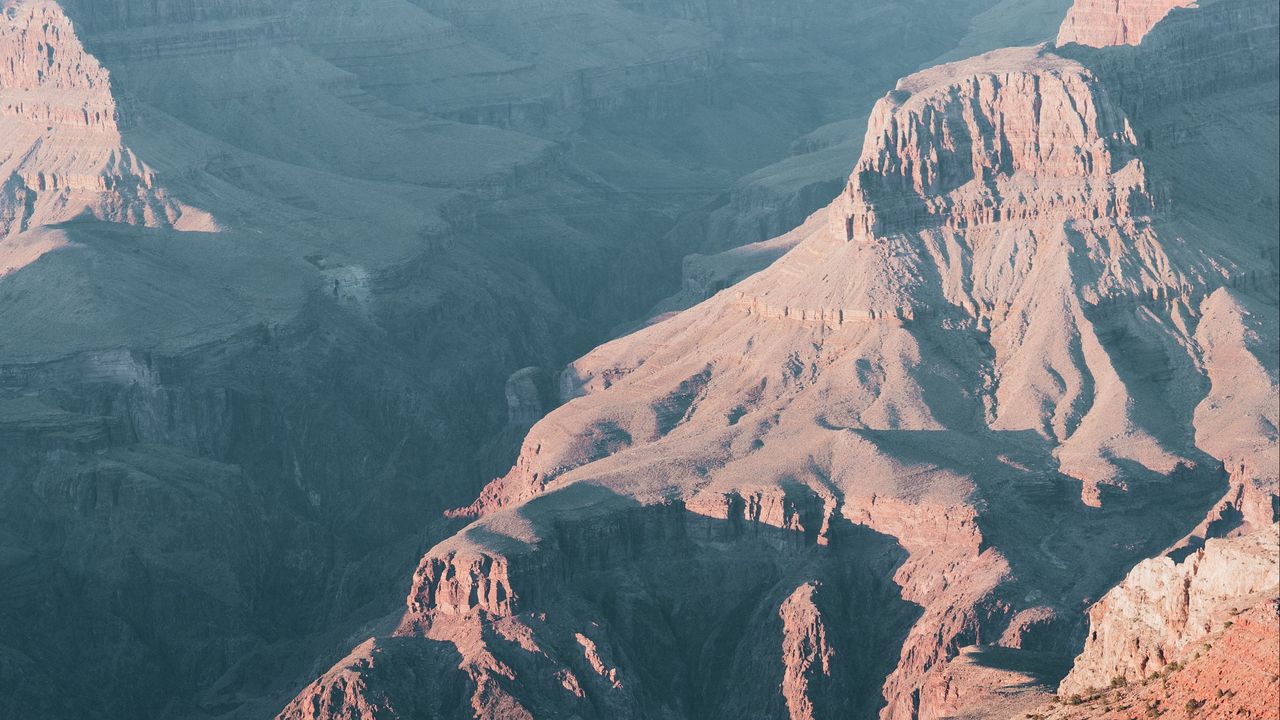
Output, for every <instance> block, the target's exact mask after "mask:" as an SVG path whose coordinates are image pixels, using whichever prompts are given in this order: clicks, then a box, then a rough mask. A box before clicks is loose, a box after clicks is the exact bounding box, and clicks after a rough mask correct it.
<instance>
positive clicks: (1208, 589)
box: [1059, 526, 1280, 696]
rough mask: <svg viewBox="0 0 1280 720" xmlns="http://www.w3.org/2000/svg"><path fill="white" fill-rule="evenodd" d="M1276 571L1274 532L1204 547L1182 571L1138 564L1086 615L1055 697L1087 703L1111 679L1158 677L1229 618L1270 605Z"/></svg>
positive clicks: (1166, 563) (1279, 550) (1156, 562)
mask: <svg viewBox="0 0 1280 720" xmlns="http://www.w3.org/2000/svg"><path fill="white" fill-rule="evenodd" d="M1277 567H1280V536H1277V534H1276V528H1275V526H1273V527H1272V529H1271V530H1269V531H1268V530H1264V531H1261V532H1257V533H1254V534H1251V535H1244V536H1240V537H1235V538H1231V539H1210V540H1209V541H1208V542H1207V543H1206V544H1205V546H1204V547H1203V548H1201V549H1200V550H1197V551H1196V552H1194V553H1192V554H1191V555H1190V556H1188V557H1187V558H1186V559H1185V560H1183V561H1182V562H1180V563H1175V562H1174V561H1173V560H1171V559H1169V558H1168V557H1159V558H1152V559H1150V560H1144V561H1142V562H1141V563H1139V564H1138V566H1137V567H1135V568H1134V569H1133V570H1131V571H1130V572H1129V574H1128V575H1127V576H1126V577H1125V579H1124V580H1123V581H1122V582H1121V583H1120V584H1119V585H1117V586H1116V587H1114V588H1112V589H1111V590H1110V591H1109V592H1108V593H1107V594H1106V595H1105V596H1103V598H1102V599H1101V600H1099V601H1098V603H1097V604H1096V605H1094V606H1093V607H1092V608H1090V609H1089V626H1090V629H1089V637H1088V639H1087V640H1086V641H1085V646H1084V651H1083V652H1082V653H1081V654H1080V656H1079V657H1077V658H1076V661H1075V666H1074V667H1073V668H1072V670H1071V673H1070V674H1068V675H1067V677H1066V678H1065V679H1063V681H1062V685H1061V687H1060V688H1059V694H1060V695H1064V696H1065V695H1088V694H1090V692H1091V691H1092V690H1093V689H1096V688H1106V687H1109V686H1110V684H1111V683H1113V682H1116V678H1119V681H1118V682H1116V684H1127V683H1134V682H1139V681H1141V680H1143V679H1145V678H1146V677H1147V676H1149V675H1153V674H1157V673H1161V672H1163V671H1164V670H1165V669H1166V668H1167V667H1168V665H1169V664H1170V663H1172V662H1175V660H1176V659H1177V658H1185V657H1186V656H1187V655H1189V654H1190V653H1189V652H1188V649H1191V648H1194V647H1195V646H1196V644H1197V643H1199V642H1200V641H1201V640H1202V639H1204V638H1206V637H1208V636H1209V635H1210V634H1212V633H1214V632H1215V631H1217V630H1219V629H1221V628H1222V626H1223V625H1224V624H1225V623H1229V622H1232V618H1233V617H1235V616H1237V615H1239V614H1241V613H1242V612H1244V611H1247V610H1250V609H1251V608H1253V607H1254V606H1258V607H1263V606H1265V605H1266V603H1268V602H1270V603H1272V604H1274V602H1275V600H1276V597H1277V593H1280V577H1277V576H1276V568H1277ZM1264 620H1266V621H1268V622H1270V621H1271V620H1270V619H1268V618H1264Z"/></svg>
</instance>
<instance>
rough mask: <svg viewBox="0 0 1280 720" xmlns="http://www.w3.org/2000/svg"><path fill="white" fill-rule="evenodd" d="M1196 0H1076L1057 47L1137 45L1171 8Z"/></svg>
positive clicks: (1191, 5)
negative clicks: (1074, 45)
mask: <svg viewBox="0 0 1280 720" xmlns="http://www.w3.org/2000/svg"><path fill="white" fill-rule="evenodd" d="M1194 6H1195V0H1076V2H1075V3H1074V4H1072V6H1071V9H1070V10H1069V11H1068V12H1067V17H1066V19H1065V20H1063V21H1062V28H1061V29H1060V30H1059V31H1058V44H1059V45H1066V44H1068V43H1077V44H1079V45H1092V46H1093V47H1106V46H1108V45H1137V44H1138V43H1140V42H1142V39H1143V38H1144V37H1146V34H1147V33H1148V32H1150V31H1151V28H1153V27H1155V26H1156V23H1158V22H1160V21H1161V20H1163V19H1164V17H1165V16H1166V15H1168V14H1169V11H1170V10H1173V9H1174V8H1185V7H1194Z"/></svg>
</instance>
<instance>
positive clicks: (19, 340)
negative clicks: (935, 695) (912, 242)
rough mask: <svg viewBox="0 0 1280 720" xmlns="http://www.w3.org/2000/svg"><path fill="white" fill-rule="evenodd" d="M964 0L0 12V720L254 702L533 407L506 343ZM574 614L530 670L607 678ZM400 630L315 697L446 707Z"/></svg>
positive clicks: (363, 629)
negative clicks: (548, 654)
mask: <svg viewBox="0 0 1280 720" xmlns="http://www.w3.org/2000/svg"><path fill="white" fill-rule="evenodd" d="M989 1H990V0H966V1H965V2H958V3H952V4H949V5H948V6H947V7H946V8H943V9H941V10H935V11H934V12H933V14H932V16H933V18H934V22H932V23H931V24H930V25H929V26H928V27H922V28H916V29H914V30H913V31H912V32H911V33H909V34H908V33H906V32H904V30H905V29H906V28H908V27H912V26H913V25H914V17H915V16H916V15H918V14H919V10H920V8H922V7H926V6H929V5H930V4H929V3H924V2H919V1H918V0H904V1H903V2H895V3H893V4H891V6H886V5H885V4H884V3H877V4H875V5H867V6H858V7H857V8H854V9H851V8H834V7H818V6H794V7H792V6H778V5H777V4H776V3H770V2H763V3H755V4H751V5H745V4H741V3H719V2H717V3H701V4H693V5H690V4H688V3H683V2H675V1H674V0H673V1H671V2H667V1H665V0H664V1H662V2H657V3H631V2H626V3H616V2H608V1H601V0H579V1H577V2H570V3H550V4H548V3H526V2H505V1H504V2H493V3H486V4H480V5H477V4H476V3H470V2H468V3H457V2H435V1H428V2H407V1H403V0H361V1H359V2H345V1H344V2H293V1H292V0H265V1H263V2H244V1H241V0H225V1H224V0H218V1H217V2H206V1H203V0H198V1H197V0H156V1H154V2H153V1H151V0H105V1H102V0H63V1H61V2H55V1H54V0H10V1H9V2H3V3H0V6H2V7H3V15H0V136H2V137H3V138H4V141H3V142H0V182H3V188H4V189H3V191H0V276H3V277H0V316H3V318H4V330H3V332H0V406H3V408H4V410H3V415H2V416H0V436H2V437H3V440H2V441H0V516H3V517H2V518H0V519H2V520H3V522H0V575H3V577H4V583H3V584H4V585H5V588H4V589H3V590H0V690H3V692H0V703H3V704H2V705H0V715H4V716H6V717H7V716H9V715H14V716H28V715H31V716H39V717H51V718H56V717H66V718H86V717H88V718H95V717H97V718H116V717H136V718H168V717H174V718H183V719H184V720H185V719H187V718H204V717H220V718H225V717H237V718H238V717H245V718H255V719H256V718H261V717H264V716H267V715H269V714H271V713H274V712H276V711H277V710H279V708H280V707H281V706H283V705H284V704H285V702H286V701H287V699H288V698H290V697H292V696H294V695H295V694H296V693H297V691H298V689H299V688H300V687H302V686H303V685H305V684H306V683H307V682H309V681H311V680H312V679H314V678H317V677H319V676H320V675H322V674H323V673H324V670H325V669H326V668H327V667H329V666H330V665H332V664H333V662H335V661H336V660H338V659H340V658H341V657H342V656H343V655H344V654H345V653H346V652H347V650H348V649H349V648H350V647H352V646H353V645H355V644H357V643H358V640H359V638H358V637H356V636H353V635H352V633H353V632H358V633H363V634H364V636H367V635H368V634H369V633H371V632H374V631H372V630H369V629H368V623H369V622H370V620H371V618H374V619H376V618H381V617H382V616H384V615H385V614H386V613H388V612H391V611H392V610H394V609H395V607H396V606H398V605H399V604H400V602H401V600H402V597H403V594H404V586H405V584H406V583H407V582H408V580H409V575H410V572H409V571H410V568H411V567H412V566H413V563H414V560H415V559H417V558H418V557H419V556H420V555H421V554H422V551H423V550H424V549H425V548H428V547H431V546H432V545H434V544H435V543H436V542H438V541H439V540H440V539H441V538H444V537H446V536H447V535H448V534H449V533H450V532H452V531H453V530H454V529H456V527H453V526H452V525H451V524H449V523H447V522H445V521H444V520H442V519H440V518H439V513H440V510H441V509H443V508H446V507H454V506H458V505H463V504H465V503H467V502H469V501H470V500H472V499H473V498H474V497H475V495H476V492H477V489H478V488H479V487H480V485H481V484H482V483H483V481H484V480H485V479H488V478H491V477H493V476H494V475H495V474H497V473H500V472H502V471H503V470H505V469H506V468H507V467H508V466H509V465H510V462H511V459H512V457H513V456H514V455H515V446H517V445H518V444H519V439H520V436H521V435H522V434H523V432H524V429H525V428H526V426H527V425H528V424H529V423H531V422H532V421H533V420H535V419H537V416H539V415H541V414H542V413H543V412H545V410H546V409H549V408H550V407H551V406H552V405H554V402H553V401H552V399H551V398H549V397H546V396H545V395H550V393H549V392H546V390H547V388H546V387H544V386H540V387H539V394H540V395H542V394H543V393H545V395H544V396H543V397H540V398H539V401H540V402H539V403H536V404H535V403H534V402H532V399H533V393H531V392H530V387H529V385H528V384H527V383H525V382H524V380H527V379H529V378H524V380H521V379H520V378H519V377H517V379H516V381H515V383H514V384H513V386H512V390H513V393H512V397H508V394H507V392H506V390H507V387H506V381H507V380H508V379H510V378H512V376H513V373H516V372H517V371H518V370H519V369H520V368H526V367H530V366H537V367H545V368H557V367H562V366H563V365H564V364H565V362H566V361H567V360H568V359H569V358H572V357H573V356H575V355H578V354H580V353H581V352H583V351H584V350H586V349H587V348H589V347H591V346H592V345H593V344H595V343H596V342H598V341H599V340H600V339H602V338H604V337H606V336H607V332H608V331H609V329H610V328H612V327H614V326H616V325H618V324H619V323H621V322H623V321H626V320H630V319H633V318H635V317H638V316H639V315H640V314H641V313H643V311H644V310H645V309H647V308H648V307H650V306H652V305H653V303H654V302H656V301H658V300H659V299H660V298H662V297H663V296H665V295H668V294H670V293H671V292H672V291H674V290H675V287H676V284H675V282H676V281H675V278H676V274H677V273H676V271H677V269H678V265H679V259H680V257H682V256H683V255H685V254H687V253H688V252H689V251H690V250H691V249H693V248H694V246H695V245H698V246H700V242H701V240H700V239H699V240H698V242H696V243H695V242H692V241H690V242H689V243H688V244H686V242H685V241H686V240H687V238H684V239H682V238H678V237H676V236H674V235H673V234H672V233H671V231H672V229H673V228H674V227H675V226H676V224H677V222H678V221H679V220H680V219H682V218H685V217H687V216H689V215H691V214H697V213H699V212H701V210H702V208H703V207H705V206H706V204H707V203H708V202H709V201H711V200H712V199H713V198H715V197H718V196H721V195H723V194H724V193H726V192H727V191H728V190H729V188H730V187H731V186H732V185H733V183H734V179H735V178H737V177H739V176H741V175H743V174H745V173H750V172H751V171H753V170H755V169H757V168H758V167H760V166H761V165H765V164H769V163H773V162H775V161H777V160H779V159H781V158H782V157H783V156H784V155H785V154H786V152H787V149H788V148H789V147H790V146H791V144H792V143H793V142H794V141H796V139H797V138H798V137H799V136H802V135H804V134H805V133H807V132H809V131H810V130H812V129H813V128H815V127H818V126H821V125H823V124H825V123H827V122H829V121H831V120H833V119H836V118H838V117H843V116H845V114H847V113H848V112H849V108H851V107H854V106H857V107H858V108H859V112H862V111H864V109H865V108H864V105H863V104H862V103H861V100H862V99H866V98H869V97H871V96H872V95H877V94H879V93H880V92H881V90H882V88H883V85H884V84H885V83H887V82H889V81H890V80H891V79H892V78H894V77H897V76H898V75H900V74H902V73H903V72H906V71H908V70H909V69H911V68H914V67H916V66H918V65H919V64H920V63H922V62H925V61H926V60H927V59H928V58H930V57H933V56H934V55H936V54H938V53H940V52H943V51H945V50H946V49H948V48H950V47H951V46H952V44H953V43H954V41H955V38H956V35H957V32H958V29H960V28H963V27H966V26H967V24H968V21H969V18H970V17H971V16H972V14H973V13H974V12H976V11H978V10H980V9H982V8H984V7H986V6H987V5H988V4H989ZM870 20H874V21H875V22H869V21H870ZM531 28H536V29H537V30H536V32H531V30H530V29H531ZM818 30H820V31H821V32H820V33H818V32H817V31H818ZM819 34H820V35H821V38H822V41H821V43H818V42H817V38H818V35H819ZM761 53H764V54H765V55H763V57H767V58H768V61H767V62H761V61H760V58H761V57H762V55H761ZM836 87H840V88H842V89H843V91H844V92H847V93H848V95H847V96H846V95H844V94H843V93H840V94H837V93H831V92H829V91H830V90H831V89H832V88H836ZM814 98H828V100H824V101H821V102H813V99H814ZM672 188H678V190H679V191H678V192H672V191H671V189H672ZM811 199H812V198H811ZM782 226H783V225H776V227H782ZM178 231H187V232H178ZM542 382H543V381H542V380H537V381H535V384H537V385H541V383H542ZM512 398H514V402H512V401H511V400H512ZM666 422H669V420H664V421H663V423H666ZM660 425H661V424H660V423H656V422H655V424H654V428H655V429H654V432H657V428H658V427H659V426H660ZM776 564H781V561H779V562H778V563H776ZM517 570H518V568H517ZM515 577H518V575H514V574H513V578H515ZM809 579H810V578H798V579H796V580H795V584H793V585H791V587H789V588H787V590H788V591H790V590H793V589H794V588H795V587H797V586H798V585H799V584H800V583H801V582H804V581H808V580H809ZM513 582H516V581H515V580H514V579H513ZM681 582H682V583H683V582H684V580H681ZM464 599H465V598H464ZM495 602H497V601H495ZM775 611H776V607H775V606H770V607H768V608H765V609H761V610H760V612H761V614H762V616H767V617H769V618H771V619H773V620H775V621H776V619H777V618H776V613H775ZM833 612H835V611H833ZM841 612H844V611H843V610H841ZM705 619H706V618H702V617H700V618H699V621H700V622H701V621H702V620H705ZM695 624H696V623H693V621H689V622H688V623H685V624H684V625H682V627H692V626H693V625H695ZM567 628H568V623H565V624H564V625H563V626H557V630H556V633H557V635H556V637H558V638H559V637H563V638H565V639H566V644H565V646H564V647H565V650H564V652H565V653H570V654H571V656H572V657H573V658H575V660H574V662H577V660H576V658H579V657H581V658H582V663H584V664H582V666H581V667H578V666H576V665H575V666H573V669H572V673H571V674H564V675H562V676H561V677H558V678H554V679H553V680H552V682H554V683H555V687H558V688H567V687H578V688H579V690H580V691H581V692H582V693H583V694H584V696H585V694H586V693H589V692H590V693H597V692H598V691H599V689H600V688H608V689H609V691H610V692H614V691H615V690H614V689H613V688H614V683H615V682H617V683H622V684H624V685H623V686H624V687H629V685H626V683H628V681H627V679H626V677H625V676H623V675H621V674H620V675H618V676H617V677H615V678H614V679H609V675H610V668H614V667H616V666H617V665H616V664H617V663H619V662H621V661H616V660H615V659H613V656H612V655H611V652H612V651H611V649H610V644H609V643H608V642H605V641H604V640H601V641H600V642H596V640H595V639H593V638H598V637H599V636H598V634H596V633H593V632H592V631H590V630H588V629H584V628H583V627H574V628H573V629H572V633H570V632H569V631H568V629H567ZM562 631H563V632H562ZM779 632H781V631H780V630H779ZM379 634H381V633H379ZM575 634H581V635H582V637H583V638H586V640H585V641H579V640H577V639H575ZM637 636H638V633H637ZM353 638H354V639H353ZM418 641H419V639H418V638H411V639H406V640H405V641H404V643H402V644H399V645H397V644H396V643H395V642H392V641H388V642H379V643H375V646H374V647H373V648H370V649H368V651H367V652H363V653H357V655H356V656H353V657H352V658H351V659H350V660H349V661H348V663H347V664H346V665H344V667H345V668H347V669H345V670H340V671H338V672H337V673H335V674H334V675H332V676H329V678H330V679H332V680H333V682H334V683H336V684H341V683H344V682H348V681H350V682H349V684H347V685H343V688H344V689H342V690H341V691H340V692H336V694H335V695H334V696H333V700H332V702H329V701H325V702H322V703H319V704H317V705H313V706H310V709H309V710H307V711H306V712H309V713H314V714H318V715H324V714H329V713H333V714H339V713H340V712H342V711H341V710H339V709H338V708H341V707H344V706H346V705H347V704H348V703H357V704H358V700H357V698H358V697H360V696H361V693H364V692H365V691H366V689H367V690H368V691H369V692H378V691H377V689H376V688H377V687H378V686H381V687H383V688H385V690H384V691H382V692H384V697H383V699H371V700H370V701H369V702H368V703H367V704H365V705H363V706H361V707H360V709H359V712H362V713H366V714H368V713H382V714H385V713H388V712H393V713H400V714H413V713H425V714H430V713H433V712H444V710H441V709H440V708H445V707H447V708H449V709H450V711H452V709H453V708H456V707H457V706H458V705H457V703H460V702H461V703H469V700H467V698H469V697H470V692H471V689H470V688H471V687H472V685H469V684H468V683H470V682H471V680H470V679H469V678H462V679H460V680H459V679H458V678H456V677H453V676H449V675H447V674H446V675H442V676H439V678H436V677H435V676H430V677H428V676H424V675H421V674H414V672H408V673H406V672H404V671H403V669H405V668H410V667H413V668H417V667H419V666H421V665H432V666H434V665H449V666H451V667H456V666H457V665H458V664H459V663H460V662H461V660H460V659H458V658H455V657H454V656H453V653H454V650H452V649H450V648H451V647H452V646H451V645H448V644H446V645H442V646H440V647H436V648H425V647H423V646H421V645H418V644H415V643H418ZM592 643H595V644H594V645H592ZM679 645H680V643H678V642H675V641H672V642H671V643H670V644H669V645H668V646H667V647H669V648H670V647H677V646H679ZM588 646H591V647H593V648H594V649H590V650H588V649H587V648H588ZM768 646H769V647H770V648H771V650H773V651H776V650H777V648H778V647H780V646H781V640H780V635H779V636H775V637H771V638H770V640H769V645H768ZM441 647H442V648H444V649H443V650H441V649H440V648H441ZM468 652H469V654H468V657H471V656H472V655H474V653H470V651H468ZM366 656H367V657H366ZM567 656H569V655H567ZM591 658H594V660H592V659H591ZM450 663H451V665H450ZM384 670H385V671H386V675H385V676H383V679H381V680H377V681H372V683H371V684H365V685H362V684H361V683H360V682H358V681H357V678H361V677H367V676H368V673H370V672H372V673H375V674H376V673H378V672H382V671H384ZM566 672H567V671H566ZM885 672H887V670H885ZM480 677H481V673H479V672H477V678H480ZM343 678H345V680H344V679H343ZM595 678H599V680H598V681H597V680H596V679H595ZM419 679H420V680H421V681H422V684H421V685H419V686H418V690H415V691H414V692H415V693H423V692H425V693H429V694H435V693H437V692H438V693H440V694H441V698H442V699H441V700H440V703H439V704H432V702H426V703H425V704H419V703H418V702H417V701H412V702H405V701H404V700H403V699H399V700H396V701H394V702H392V701H390V700H386V698H389V697H391V696H392V695H395V694H396V693H397V692H399V690H398V688H405V687H408V686H410V685H412V684H413V683H415V682H418V680H419ZM454 680H458V683H457V684H454V682H453V681H454ZM655 682H658V681H655ZM13 688H17V689H16V690H12V691H11V689H13ZM873 690H874V689H872V691H868V690H867V689H866V688H860V689H858V690H857V692H859V693H862V694H861V695H859V697H861V698H866V697H873V696H874V692H873ZM564 691H565V692H569V691H568V690H564ZM868 692H870V693H871V694H870V695H868V694H867V693H868ZM770 701H772V702H775V703H776V704H777V705H778V707H781V704H782V700H781V698H780V697H775V696H774V694H770ZM353 707H355V706H353Z"/></svg>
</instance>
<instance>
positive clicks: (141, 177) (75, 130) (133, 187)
mask: <svg viewBox="0 0 1280 720" xmlns="http://www.w3.org/2000/svg"><path fill="white" fill-rule="evenodd" d="M0 55H2V56H3V57H5V58H7V60H6V61H4V62H3V63H0V134H3V135H4V137H5V138H6V143H5V147H4V149H3V150H2V151H0V178H2V180H0V182H2V183H3V184H2V185H0V187H2V188H3V189H2V190H0V239H7V238H12V237H13V236H15V235H17V234H19V233H22V232H25V231H27V230H29V229H32V228H37V227H39V226H41V225H50V224H54V223H58V222H63V221H66V220H71V219H73V218H76V217H78V216H80V215H81V214H82V213H88V214H89V215H91V216H93V217H97V218H100V219H103V220H109V221H112V222H123V223H130V224H136V225H146V226H152V227H155V226H177V227H180V228H186V229H204V230H211V229H214V228H215V225H214V223H213V220H212V218H211V217H210V216H209V215H208V214H207V213H204V212H202V211H200V210H197V209H195V208H191V207H189V206H186V205H184V204H183V203H181V202H180V201H178V200H176V199H174V198H172V197H171V196H170V195H169V193H168V192H167V191H166V190H164V189H163V188H162V187H161V186H160V185H159V183H158V181H157V179H156V174H155V171H154V170H152V169H151V168H150V167H149V166H147V165H146V164H145V163H144V162H143V161H142V160H141V159H139V157H138V156H137V155H136V154H135V153H134V151H133V150H132V149H130V148H129V147H128V146H127V145H126V144H125V142H124V140H123V138H122V135H121V126H122V124H123V122H124V117H123V116H124V113H123V112H122V111H121V108H120V104H119V102H118V101H117V99H116V97H115V95H114V93H113V89H112V82H111V77H110V75H109V73H108V72H107V70H106V69H105V68H104V67H103V66H102V64H101V63H99V62H98V60H97V58H95V57H94V56H92V55H90V54H89V53H88V52H86V51H85V48H84V46H83V44H82V42H81V40H80V38H79V37H78V35H77V32H76V28H75V26H74V25H73V24H72V22H71V20H70V19H69V18H68V17H67V15H66V13H65V12H64V10H63V8H62V7H61V6H60V5H59V4H58V3H57V2H54V1H53V0H22V1H20V2H17V1H15V2H11V3H8V4H6V6H5V8H4V14H3V16H2V17H0ZM51 247H52V244H51V243H49V242H34V243H32V242H27V243H15V242H13V241H8V242H4V243H3V244H0V274H4V273H6V272H10V271H12V270H14V269H16V268H18V267H21V266H22V265H25V264H27V263H29V262H31V261H33V260H34V259H35V258H36V257H38V256H39V254H40V253H41V252H44V251H47V250H48V249H50V248H51Z"/></svg>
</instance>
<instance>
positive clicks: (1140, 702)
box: [1029, 598, 1280, 720]
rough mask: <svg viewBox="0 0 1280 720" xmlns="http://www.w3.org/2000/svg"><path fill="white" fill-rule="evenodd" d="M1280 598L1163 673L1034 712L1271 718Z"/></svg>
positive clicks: (1279, 686)
mask: <svg viewBox="0 0 1280 720" xmlns="http://www.w3.org/2000/svg"><path fill="white" fill-rule="evenodd" d="M1278 610H1280V607H1278V606H1277V604H1276V601H1275V599H1274V598H1273V599H1271V600H1267V601H1264V602H1261V603H1260V604H1258V605H1255V606H1253V607H1252V608H1249V609H1245V610H1239V611H1233V613H1232V614H1231V617H1230V619H1228V620H1226V621H1225V622H1223V623H1222V624H1221V625H1219V626H1217V627H1216V628H1215V629H1214V630H1213V631H1212V632H1211V633H1210V634H1208V635H1206V636H1205V637H1204V638H1202V639H1201V640H1200V641H1198V642H1196V643H1194V644H1193V645H1192V646H1189V647H1188V648H1186V649H1185V650H1184V651H1183V652H1182V654H1181V655H1179V656H1178V657H1177V658H1176V659H1175V660H1173V661H1172V662H1170V663H1169V664H1168V665H1167V666H1166V668H1165V670H1164V671H1162V672H1157V673H1154V674H1152V675H1150V676H1148V677H1147V678H1145V679H1143V680H1141V681H1137V682H1131V683H1130V682H1120V681H1118V682H1117V683H1116V684H1115V685H1111V686H1108V687H1107V688H1103V689H1101V690H1093V691H1091V692H1090V693H1088V694H1085V695H1072V696H1067V697H1066V698H1065V700H1066V702H1065V703H1063V704H1055V705H1045V706H1041V707H1038V708H1035V709H1034V710H1033V711H1032V712H1030V713H1029V714H1032V715H1037V716H1039V717H1043V718H1046V720H1048V719H1052V720H1059V719H1064V720H1065V719H1067V718H1070V719H1071V720H1077V719H1080V720H1083V719H1085V718H1089V719H1090V720H1092V719H1093V718H1105V719H1106V720H1121V719H1122V718H1132V717H1133V716H1134V715H1135V714H1145V715H1148V716H1150V715H1165V714H1171V715H1173V716H1174V717H1179V716H1185V717H1196V718H1214V719H1218V718H1222V719H1224V720H1225V719H1226V718H1259V719H1261V718H1270V717H1275V713H1276V710H1275V708H1276V704H1277V703H1280V679H1277V678H1276V673H1275V647H1276V644H1277V643H1280V622H1277V619H1276V617H1277V616H1276V613H1277V611H1278Z"/></svg>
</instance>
